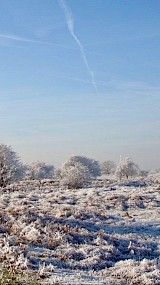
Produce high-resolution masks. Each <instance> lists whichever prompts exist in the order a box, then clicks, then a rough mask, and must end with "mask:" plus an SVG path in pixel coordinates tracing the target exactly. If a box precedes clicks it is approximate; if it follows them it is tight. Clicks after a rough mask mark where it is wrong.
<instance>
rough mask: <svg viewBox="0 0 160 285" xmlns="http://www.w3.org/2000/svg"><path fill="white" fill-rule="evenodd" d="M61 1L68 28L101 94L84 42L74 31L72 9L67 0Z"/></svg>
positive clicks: (94, 84)
mask: <svg viewBox="0 0 160 285" xmlns="http://www.w3.org/2000/svg"><path fill="white" fill-rule="evenodd" d="M59 3H60V5H61V7H62V9H63V11H64V14H65V17H66V24H67V27H68V30H69V32H70V34H71V36H72V37H73V39H74V40H75V42H76V43H77V45H78V47H79V49H80V52H81V55H82V58H83V61H84V64H85V66H86V68H87V71H88V73H89V75H90V77H91V81H92V84H93V86H94V88H95V90H96V93H97V94H99V91H98V88H97V84H96V81H95V77H94V73H93V71H92V69H91V68H90V66H89V63H88V60H87V57H86V54H85V51H84V47H83V45H82V43H81V42H80V40H79V39H78V37H77V36H76V34H75V32H74V19H73V15H72V12H71V11H70V9H69V8H68V6H67V5H66V3H65V0H59Z"/></svg>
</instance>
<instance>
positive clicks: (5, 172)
mask: <svg viewBox="0 0 160 285" xmlns="http://www.w3.org/2000/svg"><path fill="white" fill-rule="evenodd" d="M23 175H24V167H23V165H22V163H21V162H20V160H19V158H18V156H17V154H16V153H15V152H14V151H13V150H12V149H11V147H10V146H7V145H5V144H0V187H5V186H7V185H8V184H10V183H12V182H15V181H17V180H19V179H21V178H22V177H23Z"/></svg>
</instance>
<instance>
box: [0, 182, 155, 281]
mask: <svg viewBox="0 0 160 285" xmlns="http://www.w3.org/2000/svg"><path fill="white" fill-rule="evenodd" d="M159 185H160V181H159V180H158V178H157V177H150V178H147V180H146V182H144V181H143V182H139V181H134V182H133V181H132V182H131V181H130V182H127V183H119V184H118V183H117V182H112V184H111V183H109V182H107V181H105V180H104V181H97V182H95V183H94V185H93V186H92V187H90V188H85V189H79V190H66V189H59V188H58V186H55V185H47V184H44V185H42V186H41V187H38V186H37V185H36V182H33V181H32V182H25V183H24V182H23V183H21V184H17V185H12V186H11V187H10V189H1V196H0V251H1V255H0V261H1V267H3V270H4V269H7V270H11V268H16V270H17V271H18V270H21V272H25V271H26V272H28V270H29V269H34V272H35V276H36V278H37V280H39V281H37V283H36V284H47V285H49V284H57V285H63V284H75V285H76V284H77V285H80V284H86V285H89V284H92V285H93V284H97V285H98V284H106V285H107V284H108V285H113V284H114V285H116V284H120V285H122V284H125V285H131V284H142V285H143V284H144V285H152V284H160V259H159V256H160V236H159V234H160V207H159V206H160V199H159V198H160V187H159ZM1 272H2V269H1ZM38 277H39V278H38ZM2 279H3V278H2ZM0 284H8V283H0ZM10 284H11V283H10ZM16 284H31V283H16ZM34 284H35V283H34Z"/></svg>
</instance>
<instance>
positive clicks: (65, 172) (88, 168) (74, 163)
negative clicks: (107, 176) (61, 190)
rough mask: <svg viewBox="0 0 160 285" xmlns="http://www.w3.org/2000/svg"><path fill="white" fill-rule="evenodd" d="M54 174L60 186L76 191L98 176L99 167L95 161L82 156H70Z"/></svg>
mask: <svg viewBox="0 0 160 285" xmlns="http://www.w3.org/2000/svg"><path fill="white" fill-rule="evenodd" d="M56 174H57V177H58V179H59V180H60V186H62V187H68V188H72V189H74V188H75V189H77V188H81V187H83V186H85V185H87V182H89V181H91V180H92V179H93V177H96V176H98V175H100V165H99V163H98V162H97V161H95V160H93V159H90V158H87V157H84V156H71V157H70V158H69V159H68V161H66V162H65V163H64V164H63V165H62V167H61V168H60V169H58V170H57V172H56Z"/></svg>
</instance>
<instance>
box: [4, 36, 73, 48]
mask: <svg viewBox="0 0 160 285" xmlns="http://www.w3.org/2000/svg"><path fill="white" fill-rule="evenodd" d="M1 40H8V41H17V42H23V43H33V44H40V45H48V46H55V47H60V48H64V49H70V47H67V46H64V45H60V44H56V43H51V42H46V41H39V40H33V39H27V38H23V37H19V36H16V35H10V34H0V41H1Z"/></svg>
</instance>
